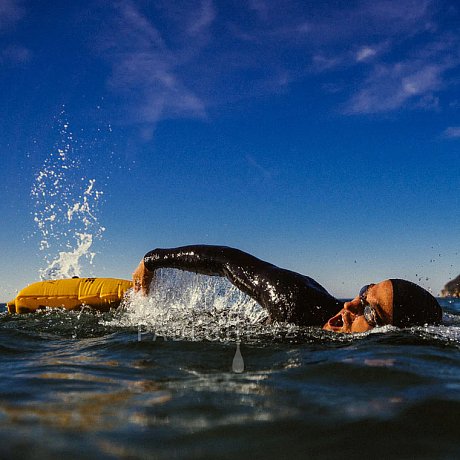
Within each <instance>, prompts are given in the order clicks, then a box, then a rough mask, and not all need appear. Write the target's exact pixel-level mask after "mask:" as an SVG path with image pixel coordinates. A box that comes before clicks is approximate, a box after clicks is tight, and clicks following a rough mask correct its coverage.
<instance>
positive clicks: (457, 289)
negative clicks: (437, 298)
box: [441, 275, 460, 297]
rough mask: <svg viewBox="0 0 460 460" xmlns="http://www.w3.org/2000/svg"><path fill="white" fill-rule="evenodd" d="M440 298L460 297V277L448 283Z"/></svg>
mask: <svg viewBox="0 0 460 460" xmlns="http://www.w3.org/2000/svg"><path fill="white" fill-rule="evenodd" d="M441 296H442V297H460V275H458V276H457V278H455V279H453V280H452V281H449V282H448V283H447V284H446V285H445V286H444V289H443V290H442V291H441Z"/></svg>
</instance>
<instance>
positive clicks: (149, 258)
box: [133, 245, 442, 333]
mask: <svg viewBox="0 0 460 460" xmlns="http://www.w3.org/2000/svg"><path fill="white" fill-rule="evenodd" d="M160 268H176V269H180V270H186V271H189V272H194V273H200V274H203V275H210V276H222V277H225V278H227V279H228V280H229V281H230V282H231V283H232V284H234V285H235V286H236V287H237V288H238V289H240V290H241V291H243V292H244V293H245V294H247V295H249V296H250V297H252V298H253V299H254V300H255V301H256V302H258V303H259V304H260V305H261V306H262V307H264V308H265V309H266V310H267V311H268V313H269V317H270V320H271V321H288V322H291V323H294V324H297V325H300V326H322V327H323V329H325V330H328V331H333V332H343V333H353V332H366V331H369V330H370V329H373V328H374V327H378V326H384V325H387V324H391V325H394V326H397V327H409V326H415V325H424V324H437V323H439V322H440V321H441V316H442V312H441V307H440V306H439V304H438V302H437V301H436V299H435V298H434V297H433V296H432V295H431V294H430V293H429V292H427V291H426V290H425V289H423V288H421V287H420V286H418V285H416V284H414V283H411V282H410V281H405V280H400V279H388V280H385V281H381V282H379V283H376V284H368V285H366V286H364V287H363V288H362V289H361V290H360V292H359V294H358V295H357V296H356V297H355V298H354V299H353V300H352V301H350V302H345V303H343V302H341V301H339V300H337V299H336V298H334V297H333V296H332V295H331V294H329V293H328V292H327V291H326V289H324V288H323V287H322V286H321V285H320V284H319V283H317V282H316V281H315V280H314V279H312V278H310V277H308V276H305V275H301V274H299V273H296V272H293V271H290V270H286V269H283V268H279V267H277V266H276V265H273V264H270V263H268V262H264V261H263V260H260V259H258V258H256V257H254V256H252V255H250V254H247V253H245V252H243V251H240V250H239V249H234V248H230V247H226V246H207V245H195V246H183V247H178V248H173V249H154V250H153V251H150V252H148V253H147V254H146V255H145V256H144V258H143V259H142V260H141V262H140V264H139V266H138V267H137V269H136V270H135V272H134V273H133V287H134V290H135V291H142V292H143V293H144V294H148V292H149V289H150V283H151V281H152V279H153V277H154V274H155V270H157V269H160Z"/></svg>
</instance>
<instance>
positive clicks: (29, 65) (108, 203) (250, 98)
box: [0, 0, 460, 300]
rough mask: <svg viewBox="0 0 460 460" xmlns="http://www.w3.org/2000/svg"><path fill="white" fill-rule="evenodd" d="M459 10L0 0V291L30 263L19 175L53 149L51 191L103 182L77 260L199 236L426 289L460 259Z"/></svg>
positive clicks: (117, 272) (28, 192)
mask: <svg viewBox="0 0 460 460" xmlns="http://www.w3.org/2000/svg"><path fill="white" fill-rule="evenodd" d="M459 8H460V7H459V5H458V3H457V2H455V1H436V2H435V1H430V0H418V1H411V0H400V1H398V2H395V1H386V0H385V1H378V0H372V1H366V0H361V1H343V2H342V1H322V2H311V1H295V0H292V1H290V0H285V1H282V2H281V1H277V0H271V1H265V0H248V1H246V2H239V1H226V2H218V1H215V0H214V1H213V0H201V1H174V2H171V1H161V0H160V1H155V2H153V1H147V0H137V1H134V0H133V1H127V0H120V1H113V2H103V1H98V0H94V1H79V2H74V3H69V2H57V1H19V0H0V79H1V80H0V87H1V88H2V91H0V103H1V108H2V110H1V112H0V117H1V122H0V158H1V161H2V165H3V167H2V168H1V173H0V174H1V176H0V177H1V184H0V193H1V200H0V215H1V216H2V226H1V230H0V245H1V246H0V247H1V248H2V258H1V264H0V300H7V299H8V298H9V297H12V296H14V293H15V291H16V290H17V289H19V288H21V287H23V285H25V284H27V283H29V282H31V281H35V280H37V279H38V276H39V275H38V273H39V270H40V269H43V268H44V265H45V266H46V264H47V262H46V261H45V258H46V257H47V256H46V254H45V252H46V251H41V250H40V235H39V234H38V233H39V232H37V223H36V222H34V216H36V215H37V209H39V211H38V212H39V213H40V212H42V214H39V215H41V216H42V217H43V209H44V206H45V204H44V203H37V197H36V196H35V197H34V194H33V190H34V187H35V190H36V186H37V177H38V176H37V175H38V174H39V173H40V171H43V170H44V169H46V165H47V164H49V162H50V161H58V160H56V155H57V152H58V151H59V149H62V148H64V150H65V151H66V155H67V158H66V161H68V162H69V163H68V164H69V165H71V166H72V168H67V169H65V171H66V174H68V175H67V176H66V177H65V178H62V177H61V180H62V181H64V182H65V184H66V185H65V187H67V188H66V189H65V191H66V194H67V195H66V196H67V198H63V197H61V196H60V195H59V194H57V195H55V196H54V198H53V197H52V199H54V200H55V201H56V202H59V201H60V202H62V200H64V199H66V200H69V197H68V195H69V194H72V193H73V194H75V196H77V195H78V196H79V197H80V198H81V197H82V196H83V195H82V193H81V190H83V189H84V186H85V184H87V183H88V181H89V180H90V179H91V180H95V186H94V187H95V190H97V192H98V193H100V194H102V195H101V196H102V198H100V199H99V200H98V202H97V205H96V204H94V207H93V208H92V212H93V217H94V222H92V223H91V225H90V230H91V232H93V233H94V236H96V233H97V234H98V235H99V236H100V237H99V238H95V240H94V242H93V245H92V247H91V251H94V252H95V253H96V255H95V257H94V259H93V264H92V266H91V270H90V271H91V273H89V274H91V275H96V276H117V277H129V276H130V274H131V272H132V270H133V269H134V267H135V266H136V265H137V262H138V261H139V259H140V258H141V256H142V255H143V254H144V253H145V252H146V251H148V250H150V249H153V248H154V247H170V246H178V245H183V244H193V243H207V244H225V245H230V246H236V247H239V248H241V249H244V250H246V251H249V252H251V253H253V254H255V255H257V256H258V257H260V258H262V259H265V260H269V261H272V262H274V263H276V264H278V265H280V266H283V267H286V268H290V269H292V270H296V271H300V272H302V273H305V274H308V275H310V276H312V277H313V278H315V279H317V280H318V281H319V282H320V283H321V284H323V285H324V286H325V287H326V288H327V289H328V290H329V291H330V292H331V293H332V294H334V295H337V296H340V297H347V296H352V295H354V294H355V293H356V291H357V290H358V289H359V287H360V286H362V285H363V284H366V283H367V282H372V281H378V280H380V279H385V278H387V277H401V278H406V279H410V280H413V281H416V282H418V283H419V284H421V285H422V286H424V287H425V288H429V289H431V290H432V291H433V292H434V293H437V292H439V290H440V289H441V288H442V286H443V284H444V283H445V282H447V281H448V280H449V279H451V278H453V277H455V276H456V275H458V273H459V272H460V256H459V251H460V248H459V241H460V240H459V227H460V224H459V217H460V215H459V190H460V179H459V178H460V175H459V149H460V78H459V77H460V72H459V70H460V66H459V65H460V33H459V27H458V26H459V23H460V22H459V19H460V11H459ZM53 159H54V160H53ZM47 162H48V163H47ZM63 171H64V170H63V169H62V170H61V172H63ZM72 187H73V188H72ZM82 187H83V188H82ZM79 190H80V192H79ZM85 196H89V195H85ZM91 198H94V196H91ZM48 199H51V198H50V197H48ZM40 209H41V211H40ZM64 220H65V219H64ZM61 224H62V225H63V226H64V227H65V223H62V222H61ZM62 225H61V227H59V229H58V228H56V229H55V234H54V235H53V238H54V239H53V238H49V243H50V245H51V247H50V248H48V257H50V256H51V257H52V255H53V251H54V254H57V253H58V250H59V244H62V241H61V242H60V239H59V238H60V237H59V235H57V232H58V231H59V232H64V233H65V232H66V229H65V228H63V227H62ZM68 225H69V229H68V230H69V231H74V230H75V229H76V227H75V225H76V224H75V222H69V223H68ZM50 254H51V255H50ZM85 274H87V273H86V272H85V273H82V275H85Z"/></svg>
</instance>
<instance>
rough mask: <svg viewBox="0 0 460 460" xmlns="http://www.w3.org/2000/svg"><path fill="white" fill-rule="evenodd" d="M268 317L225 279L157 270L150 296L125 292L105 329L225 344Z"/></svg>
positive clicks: (259, 307) (258, 306)
mask: <svg viewBox="0 0 460 460" xmlns="http://www.w3.org/2000/svg"><path fill="white" fill-rule="evenodd" d="M267 317H268V314H267V312H266V310H264V309H263V308H262V307H261V306H260V305H259V304H258V303H257V302H255V301H254V300H253V299H251V298H250V297H249V296H247V295H246V294H244V293H243V292H241V291H240V290H239V289H237V288H236V287H235V286H233V285H232V284H230V283H229V282H228V281H227V280H226V279H224V278H218V277H209V276H204V275H195V274H191V273H187V272H181V271H179V270H172V269H167V270H158V272H157V274H156V278H155V280H154V281H153V283H152V288H151V294H150V295H149V296H147V297H146V296H143V295H142V294H140V293H138V294H134V293H133V292H131V293H129V294H128V297H127V298H126V301H125V303H124V306H123V307H122V308H121V309H120V310H119V312H118V313H117V314H116V315H115V316H114V317H113V318H112V319H111V320H110V321H108V322H106V323H104V324H105V325H110V326H120V327H137V328H139V330H140V331H141V332H142V333H154V334H156V335H157V336H162V337H168V338H180V339H189V340H226V339H230V338H233V339H234V338H237V337H238V336H242V335H244V334H245V333H246V332H248V331H249V330H251V331H252V330H254V327H257V326H260V325H261V324H263V322H264V320H265V319H266V318H267Z"/></svg>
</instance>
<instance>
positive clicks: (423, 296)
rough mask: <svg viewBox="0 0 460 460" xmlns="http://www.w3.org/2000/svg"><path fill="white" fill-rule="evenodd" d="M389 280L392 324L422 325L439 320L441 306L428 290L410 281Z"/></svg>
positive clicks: (401, 325)
mask: <svg viewBox="0 0 460 460" xmlns="http://www.w3.org/2000/svg"><path fill="white" fill-rule="evenodd" d="M390 281H391V283H392V284H393V325H394V326H397V327H409V326H423V325H424V324H437V323H440V322H441V318H442V310H441V307H440V306H439V303H438V301H437V300H436V299H435V298H434V297H433V296H432V295H431V294H430V293H429V292H428V291H426V290H425V289H423V288H421V287H420V286H418V285H417V284H414V283H411V282H410V281H406V280H399V279H391V280H390Z"/></svg>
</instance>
